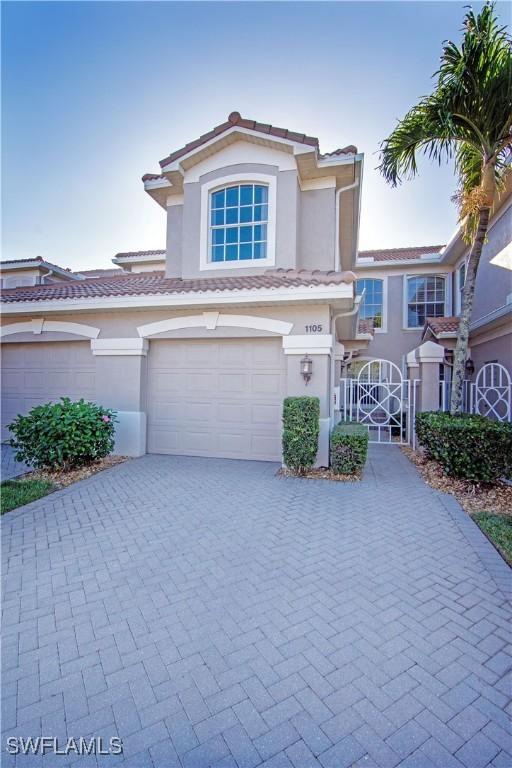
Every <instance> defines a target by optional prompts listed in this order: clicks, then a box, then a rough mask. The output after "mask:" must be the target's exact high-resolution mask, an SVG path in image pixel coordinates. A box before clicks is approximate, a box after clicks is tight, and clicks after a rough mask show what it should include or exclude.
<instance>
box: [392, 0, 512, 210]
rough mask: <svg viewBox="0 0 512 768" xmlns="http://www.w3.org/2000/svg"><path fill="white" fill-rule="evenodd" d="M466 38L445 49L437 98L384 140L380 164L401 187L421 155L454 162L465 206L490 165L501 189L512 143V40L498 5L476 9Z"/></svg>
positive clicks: (410, 114) (428, 98)
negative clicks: (466, 199) (497, 9)
mask: <svg viewBox="0 0 512 768" xmlns="http://www.w3.org/2000/svg"><path fill="white" fill-rule="evenodd" d="M462 32H463V38H462V42H461V44H460V45H457V44H456V43H454V42H451V41H446V42H445V43H444V46H443V50H442V55H441V63H440V66H439V69H438V71H437V72H436V73H435V75H434V77H435V78H436V86H435V88H434V91H433V93H432V94H431V95H429V96H425V97H423V98H422V99H420V101H419V102H418V104H417V105H416V106H414V107H413V108H412V109H411V110H409V112H408V113H407V114H406V115H405V117H404V118H403V119H402V120H400V121H399V122H398V124H397V126H396V128H395V129H394V130H393V131H392V133H391V134H390V136H389V137H388V138H387V139H385V141H383V142H382V144H381V147H380V164H379V169H380V171H381V173H382V174H383V176H384V178H385V179H386V181H388V182H389V183H390V184H392V185H393V186H396V185H397V184H399V183H400V182H401V181H402V180H403V179H406V178H411V177H412V176H415V175H416V173H417V171H418V166H417V157H418V154H420V153H423V154H426V155H427V156H428V157H430V158H431V159H433V160H435V161H437V162H439V163H441V162H443V161H447V160H452V159H454V160H455V168H456V172H457V175H458V178H459V185H458V193H457V194H458V197H459V198H460V200H461V201H462V200H463V199H464V197H467V196H468V195H470V194H471V191H472V189H474V188H475V187H476V186H479V185H480V184H482V179H483V175H484V168H487V166H488V164H489V163H491V164H493V165H494V167H495V170H496V179H495V180H496V184H498V185H499V183H500V180H501V175H502V174H503V172H504V170H505V164H504V160H503V158H504V157H505V156H506V155H507V153H508V152H510V149H511V140H512V134H511V124H512V42H511V38H510V36H509V34H508V32H507V30H506V28H505V27H501V26H500V25H499V23H498V20H497V17H496V14H495V10H494V4H493V3H490V2H487V3H485V5H484V6H483V8H482V9H481V11H480V12H478V13H475V12H474V11H473V10H472V9H469V10H468V11H467V13H466V16H465V18H464V23H463V29H462ZM486 178H488V174H487V172H486ZM477 197H478V196H476V195H474V196H473V200H476V199H477ZM479 199H480V198H479Z"/></svg>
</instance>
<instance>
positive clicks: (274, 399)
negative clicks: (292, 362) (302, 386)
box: [148, 338, 286, 461]
mask: <svg viewBox="0 0 512 768" xmlns="http://www.w3.org/2000/svg"><path fill="white" fill-rule="evenodd" d="M179 382H183V383H182V384H181V385H180V384H179ZM285 384H286V375H285V360H284V355H283V352H282V344H281V339H277V338H276V339H274V338H273V339H254V338H253V339H223V340H200V341H199V340H197V341H196V340H185V339H174V340H171V339H165V340H164V339H162V340H154V341H151V342H150V349H149V356H148V450H149V451H150V452H156V453H176V454H180V453H182V454H191V455H197V456H219V457H226V458H249V459H264V460H274V461H277V460H279V459H280V457H281V409H282V401H283V398H284V396H285V392H286V386H285Z"/></svg>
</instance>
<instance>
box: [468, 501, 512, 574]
mask: <svg viewBox="0 0 512 768" xmlns="http://www.w3.org/2000/svg"><path fill="white" fill-rule="evenodd" d="M472 517H473V520H474V521H475V523H477V525H479V526H480V528H481V529H482V531H483V532H484V533H485V535H486V536H487V538H488V539H490V540H491V541H492V543H493V544H494V546H495V547H496V549H497V550H498V551H499V552H500V553H501V555H502V557H503V558H504V559H505V560H506V561H507V563H508V564H509V565H512V518H510V517H506V516H505V515H493V514H492V513H491V512H477V513H476V514H474V515H472Z"/></svg>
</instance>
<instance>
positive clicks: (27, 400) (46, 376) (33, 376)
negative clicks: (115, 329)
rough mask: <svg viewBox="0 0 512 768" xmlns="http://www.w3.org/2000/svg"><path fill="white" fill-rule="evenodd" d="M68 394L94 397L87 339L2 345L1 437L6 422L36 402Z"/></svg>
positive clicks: (5, 434)
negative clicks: (83, 340)
mask: <svg viewBox="0 0 512 768" xmlns="http://www.w3.org/2000/svg"><path fill="white" fill-rule="evenodd" d="M60 397H70V398H71V399H72V400H79V399H80V398H82V397H83V398H84V399H86V400H94V397H95V365H94V358H93V356H92V353H91V347H90V344H89V342H88V341H87V342H53V343H50V342H48V343H47V342H37V343H24V344H21V343H20V344H16V343H6V344H3V345H2V437H3V438H6V437H9V432H8V430H7V429H6V428H5V425H6V424H8V423H9V422H11V421H12V420H13V419H14V418H16V416H17V415H18V414H19V413H21V414H25V413H28V411H30V409H31V408H34V407H35V406H37V405H43V404H44V403H47V402H49V401H53V400H58V399H59V398H60Z"/></svg>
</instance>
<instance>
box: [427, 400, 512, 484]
mask: <svg viewBox="0 0 512 768" xmlns="http://www.w3.org/2000/svg"><path fill="white" fill-rule="evenodd" d="M416 435H417V438H418V442H419V444H420V445H422V446H423V447H424V448H425V451H426V453H427V456H428V458H431V459H435V461H438V462H439V463H440V464H441V466H442V467H443V469H444V471H445V472H446V473H447V474H448V475H452V476H453V477H460V478H463V479H465V480H471V481H473V482H477V483H493V482H496V480H499V479H500V477H504V476H507V475H508V474H510V470H511V468H512V424H507V423H503V422H499V421H492V420H491V419H488V418H487V417H485V416H476V415H473V414H461V415H457V416H452V415H451V414H449V413H442V412H438V411H425V412H423V413H418V414H417V416H416Z"/></svg>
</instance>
